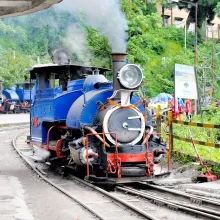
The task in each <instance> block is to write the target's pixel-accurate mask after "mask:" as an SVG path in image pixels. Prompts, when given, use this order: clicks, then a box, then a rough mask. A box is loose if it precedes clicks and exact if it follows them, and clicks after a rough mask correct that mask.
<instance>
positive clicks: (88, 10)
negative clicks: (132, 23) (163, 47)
mask: <svg viewBox="0 0 220 220" xmlns="http://www.w3.org/2000/svg"><path fill="white" fill-rule="evenodd" d="M59 7H60V8H62V9H64V10H68V11H70V12H73V13H79V12H82V13H83V14H85V16H86V19H87V22H88V24H89V25H91V26H92V27H93V28H96V29H97V30H98V31H99V32H101V33H102V34H104V35H105V36H106V37H107V38H108V41H109V44H110V46H111V47H112V51H113V52H125V51H126V40H127V34H126V30H127V20H126V17H125V15H124V14H123V13H122V12H121V10H120V9H121V6H120V4H119V2H118V0H74V1H73V0H63V2H62V3H60V4H59Z"/></svg>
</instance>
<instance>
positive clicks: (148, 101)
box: [147, 96, 152, 105]
mask: <svg viewBox="0 0 220 220" xmlns="http://www.w3.org/2000/svg"><path fill="white" fill-rule="evenodd" d="M151 102H152V98H151V97H150V96H148V100H147V104H148V105H149V104H150V103H151Z"/></svg>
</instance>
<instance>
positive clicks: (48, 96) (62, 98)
mask: <svg viewBox="0 0 220 220" xmlns="http://www.w3.org/2000/svg"><path fill="white" fill-rule="evenodd" d="M126 55H127V54H125V53H113V54H112V74H113V82H110V81H108V80H107V78H106V77H105V75H106V72H109V71H111V70H109V69H106V68H99V67H88V66H80V65H74V64H70V62H69V58H68V56H66V55H65V53H64V51H63V50H59V51H57V52H56V53H55V54H54V60H56V63H54V64H49V65H38V66H35V67H33V69H32V70H31V71H30V75H31V78H32V79H34V80H36V83H35V88H36V90H35V91H34V93H35V94H34V96H33V97H34V98H33V100H32V108H31V144H32V145H34V146H39V147H42V148H44V149H46V150H47V151H49V152H50V156H49V157H48V158H47V159H46V160H47V161H49V162H50V163H58V164H62V165H63V166H65V167H68V168H70V169H72V170H74V171H75V172H76V173H77V172H83V171H85V175H86V179H88V180H91V181H94V182H106V181H114V182H117V181H120V180H125V179H130V180H131V179H132V178H138V179H140V178H142V179H143V178H144V179H145V178H149V177H151V176H152V175H153V174H154V164H156V163H160V162H161V161H162V160H163V158H164V155H165V153H166V142H165V141H164V140H162V139H161V138H160V137H158V136H157V135H155V134H154V133H153V128H152V126H151V115H150V112H149V111H148V109H147V105H146V102H145V100H144V98H143V97H142V98H139V96H140V95H139V93H140V91H139V87H140V86H141V83H142V81H143V73H142V70H141V69H140V67H139V66H137V65H134V64H126Z"/></svg>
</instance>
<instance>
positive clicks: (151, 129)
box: [142, 126, 154, 144]
mask: <svg viewBox="0 0 220 220" xmlns="http://www.w3.org/2000/svg"><path fill="white" fill-rule="evenodd" d="M148 127H149V128H150V131H149V133H148V134H147V136H146V137H145V138H144V140H143V142H142V144H146V142H147V141H148V139H149V137H150V136H151V134H152V133H153V131H154V128H153V127H152V126H148Z"/></svg>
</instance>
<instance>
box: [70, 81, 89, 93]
mask: <svg viewBox="0 0 220 220" xmlns="http://www.w3.org/2000/svg"><path fill="white" fill-rule="evenodd" d="M84 81H85V79H77V80H73V81H68V84H67V92H72V91H75V90H82V89H83V84H84Z"/></svg>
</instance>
